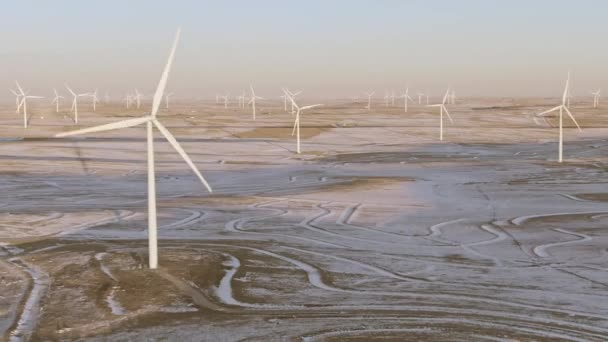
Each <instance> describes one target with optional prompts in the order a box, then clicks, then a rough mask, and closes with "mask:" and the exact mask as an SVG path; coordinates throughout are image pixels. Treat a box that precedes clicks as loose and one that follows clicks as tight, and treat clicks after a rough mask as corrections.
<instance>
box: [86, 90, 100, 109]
mask: <svg viewBox="0 0 608 342" xmlns="http://www.w3.org/2000/svg"><path fill="white" fill-rule="evenodd" d="M88 95H89V96H90V97H91V98H92V99H93V111H94V112H95V111H96V110H97V103H98V102H99V98H98V97H97V89H95V91H94V92H92V93H89V94H88Z"/></svg>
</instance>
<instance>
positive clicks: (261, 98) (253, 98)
mask: <svg viewBox="0 0 608 342" xmlns="http://www.w3.org/2000/svg"><path fill="white" fill-rule="evenodd" d="M249 89H250V90H251V98H250V99H249V103H248V104H250V105H251V109H252V110H253V120H255V100H263V99H264V98H263V97H259V96H256V95H255V91H253V86H252V85H251V84H250V85H249Z"/></svg>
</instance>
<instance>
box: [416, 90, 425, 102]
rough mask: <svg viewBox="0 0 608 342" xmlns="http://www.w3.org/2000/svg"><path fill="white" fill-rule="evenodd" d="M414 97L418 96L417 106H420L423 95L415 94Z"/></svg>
mask: <svg viewBox="0 0 608 342" xmlns="http://www.w3.org/2000/svg"><path fill="white" fill-rule="evenodd" d="M416 95H418V104H422V96H423V95H424V94H423V93H416Z"/></svg>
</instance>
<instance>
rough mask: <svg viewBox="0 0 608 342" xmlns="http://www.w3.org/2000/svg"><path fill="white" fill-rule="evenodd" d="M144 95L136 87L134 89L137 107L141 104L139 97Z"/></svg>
mask: <svg viewBox="0 0 608 342" xmlns="http://www.w3.org/2000/svg"><path fill="white" fill-rule="evenodd" d="M143 96H144V95H143V94H142V93H140V92H139V90H137V88H136V89H135V96H134V97H135V103H136V104H137V109H139V107H140V106H141V98H142V97H143Z"/></svg>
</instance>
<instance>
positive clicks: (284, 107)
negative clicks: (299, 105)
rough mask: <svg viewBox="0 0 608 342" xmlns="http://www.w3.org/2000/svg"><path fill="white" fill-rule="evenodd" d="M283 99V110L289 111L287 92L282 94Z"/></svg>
mask: <svg viewBox="0 0 608 342" xmlns="http://www.w3.org/2000/svg"><path fill="white" fill-rule="evenodd" d="M280 98H281V99H283V110H285V111H287V94H283V95H281V96H280Z"/></svg>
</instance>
